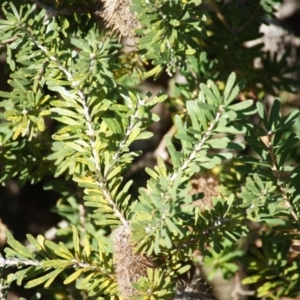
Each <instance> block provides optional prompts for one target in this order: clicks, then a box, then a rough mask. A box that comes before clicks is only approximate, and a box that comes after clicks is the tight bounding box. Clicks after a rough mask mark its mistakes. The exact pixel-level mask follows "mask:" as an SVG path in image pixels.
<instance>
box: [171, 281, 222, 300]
mask: <svg viewBox="0 0 300 300" xmlns="http://www.w3.org/2000/svg"><path fill="white" fill-rule="evenodd" d="M173 300H216V297H215V296H214V292H213V289H212V287H211V286H210V285H209V284H208V283H207V282H206V281H205V280H204V279H203V278H199V279H197V280H194V281H192V282H191V283H186V282H180V283H179V284H178V286H177V289H176V294H175V297H174V299H173Z"/></svg>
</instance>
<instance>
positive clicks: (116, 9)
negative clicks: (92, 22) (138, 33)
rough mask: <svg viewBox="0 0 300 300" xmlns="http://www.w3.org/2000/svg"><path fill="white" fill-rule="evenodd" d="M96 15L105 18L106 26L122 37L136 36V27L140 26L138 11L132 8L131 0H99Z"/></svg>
mask: <svg viewBox="0 0 300 300" xmlns="http://www.w3.org/2000/svg"><path fill="white" fill-rule="evenodd" d="M98 2H99V10H98V11H96V16H99V17H101V18H102V19H103V21H104V24H105V27H107V28H110V29H111V31H112V32H115V33H117V34H118V35H119V36H120V37H134V36H135V29H136V28H139V27H140V23H139V21H138V20H137V18H136V13H135V12H132V11H131V10H130V6H131V4H132V3H131V0H98Z"/></svg>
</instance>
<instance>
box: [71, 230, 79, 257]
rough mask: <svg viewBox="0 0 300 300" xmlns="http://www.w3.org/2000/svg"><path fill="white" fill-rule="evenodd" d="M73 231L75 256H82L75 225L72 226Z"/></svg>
mask: <svg viewBox="0 0 300 300" xmlns="http://www.w3.org/2000/svg"><path fill="white" fill-rule="evenodd" d="M72 231H73V245H74V250H75V254H77V255H80V242H79V235H78V231H77V229H76V227H75V226H74V225H73V226H72Z"/></svg>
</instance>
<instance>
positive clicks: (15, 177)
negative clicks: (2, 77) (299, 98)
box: [0, 0, 300, 300]
mask: <svg viewBox="0 0 300 300" xmlns="http://www.w3.org/2000/svg"><path fill="white" fill-rule="evenodd" d="M238 2H239V3H237V1H205V2H204V3H201V1H200V0H189V1H188V0H172V1H166V0H147V1H146V0H131V1H129V0H128V1H125V0H124V1H110V0H106V1H104V0H103V1H101V2H100V1H97V2H96V3H95V2H94V1H92V0H87V1H82V0H73V1H71V4H72V7H73V6H74V7H76V9H68V10H67V12H68V13H67V14H66V13H65V12H66V10H64V6H67V5H68V4H69V2H67V1H53V2H52V1H45V3H44V2H43V1H17V0H16V1H2V3H1V5H2V14H3V18H2V19H0V32H1V34H0V51H1V52H5V59H6V65H5V70H6V71H7V72H8V75H9V80H8V85H9V88H8V89H7V90H6V91H0V97H1V101H0V183H1V184H2V185H7V184H9V183H11V182H14V183H15V184H18V185H19V186H20V187H21V186H23V185H25V184H40V185H43V186H44V188H45V193H48V191H53V192H55V195H57V198H58V199H57V200H58V201H57V203H56V206H55V208H54V209H53V211H55V213H57V214H58V215H59V217H60V218H61V219H62V222H60V223H59V224H58V225H57V226H54V228H51V232H54V234H53V235H52V236H51V235H49V234H45V235H44V234H39V235H34V234H27V235H26V239H27V241H24V240H21V241H17V240H16V239H15V238H14V236H13V232H14V230H13V228H12V226H11V225H13V223H11V224H10V223H8V224H6V222H9V221H10V220H11V219H12V218H7V217H6V216H2V215H1V216H0V217H1V220H2V221H3V223H4V225H3V226H2V227H3V228H4V226H5V227H7V228H12V232H10V231H6V237H7V244H6V246H5V249H4V250H3V252H1V253H3V257H0V267H1V268H2V269H3V272H2V273H1V274H2V275H1V276H2V277H1V280H0V281H1V282H0V299H1V298H2V299H5V298H8V299H9V298H10V297H11V295H12V294H9V293H10V289H12V288H13V287H14V285H19V286H21V287H22V288H27V289H31V290H30V292H31V295H30V296H29V297H32V299H47V297H49V298H51V299H76V300H77V299H78V300H80V299H92V300H93V299H97V300H118V299H132V300H135V299H136V300H140V299H143V300H156V299H162V300H166V299H185V300H187V299H207V300H210V299H214V295H213V293H212V292H211V289H210V288H208V287H207V285H206V284H205V282H203V281H201V280H198V281H197V280H194V278H195V279H197V278H198V277H199V276H200V274H199V273H198V272H195V273H196V274H195V276H191V278H190V279H191V280H185V284H182V285H181V284H180V283H179V282H181V281H182V280H183V279H186V278H188V275H189V274H192V271H193V270H194V269H193V268H192V266H195V268H196V270H197V271H198V269H197V268H199V269H202V267H203V269H205V268H206V269H205V270H207V269H208V268H209V270H210V272H209V274H208V276H209V277H212V276H213V275H214V274H215V273H216V272H218V274H222V276H223V277H224V278H225V279H228V280H229V279H231V278H238V276H237V275H239V274H240V270H241V269H243V270H245V272H246V273H245V274H244V278H241V279H240V281H239V282H237V287H236V290H238V291H239V293H240V294H243V295H246V294H247V292H248V291H244V290H243V289H242V286H243V285H242V284H245V285H246V284H247V285H249V290H250V291H249V294H251V295H254V297H258V298H259V297H260V298H262V299H264V300H269V299H278V298H280V297H283V296H284V297H296V296H297V295H299V286H300V276H299V269H300V261H299V257H298V256H295V257H293V260H290V258H291V257H290V253H289V252H290V251H289V249H290V245H291V244H292V243H293V241H296V240H298V239H299V219H300V208H299V200H300V197H299V186H300V167H299V160H300V154H299V143H300V137H299V136H300V125H299V109H298V108H295V107H292V106H290V105H289V104H288V101H285V102H283V104H282V103H281V102H280V100H279V99H275V100H273V99H272V98H267V99H272V101H271V100H268V105H265V103H266V102H267V100H264V101H260V100H263V97H264V95H265V94H266V92H269V93H273V94H275V93H276V92H280V91H286V90H293V89H295V88H296V87H297V84H298V82H297V81H295V80H293V79H292V78H293V77H292V76H290V75H291V74H290V73H291V72H292V71H294V69H290V68H289V67H288V55H289V54H288V51H287V52H286V53H283V55H282V56H280V59H278V57H277V58H276V57H275V56H270V55H269V54H268V53H265V52H264V51H263V47H262V45H256V46H255V47H252V48H247V47H246V46H245V42H246V41H248V40H249V39H256V38H258V37H259V36H260V33H259V24H261V22H262V20H264V22H268V18H270V17H272V13H273V12H274V7H275V4H276V3H278V2H279V1H277V0H276V1H275V0H266V1H255V5H254V6H253V7H254V8H255V11H256V14H254V15H253V16H252V17H253V19H252V18H250V20H248V21H247V22H246V24H245V16H244V15H243V14H241V13H245V12H247V8H248V4H249V3H250V2H251V1H246V2H247V3H246V2H245V1H238ZM51 3H52V4H53V6H52V5H51ZM97 3H98V4H99V5H100V12H99V13H98V14H99V15H100V18H101V19H103V20H104V24H105V26H104V27H101V26H98V24H97V22H98V20H95V18H93V17H92V13H91V10H90V8H91V7H93V5H94V4H97ZM251 3H252V2H251ZM81 5H82V8H83V7H85V8H86V9H88V11H89V13H85V12H86V10H85V9H82V11H80V10H78V8H80V7H81ZM236 7H240V8H243V9H241V10H239V9H235V8H236ZM251 7H252V6H251ZM256 8H258V9H256ZM244 25H245V26H244ZM99 27H100V28H99ZM249 28H251V30H248V29H249ZM107 32H108V33H110V34H106V33H107ZM126 36H128V37H132V36H135V39H134V42H135V50H134V52H130V53H127V54H125V56H124V53H122V50H120V49H122V46H123V45H122V44H120V41H121V39H120V37H126ZM224 57H226V61H225V60H224ZM257 58H258V59H260V61H261V62H262V64H263V66H264V69H263V70H262V69H257V70H255V69H254V67H253V61H254V60H255V59H257ZM128 70H130V71H128ZM234 71H236V73H235V72H234ZM237 74H238V75H237ZM268 74H271V75H270V76H269V75H268ZM246 75H247V76H246ZM287 75H289V76H287ZM243 76H245V77H247V78H245V79H243ZM169 79H170V80H169ZM246 79H249V81H248V83H247V81H246ZM150 80H151V84H155V83H153V82H155V80H157V81H159V82H160V88H159V90H161V91H160V92H158V93H157V92H153V94H151V92H150V89H151V87H150V85H148V84H149V81H150ZM274 85H275V87H276V89H275V88H274ZM292 88H293V89H292ZM141 90H143V92H140V91H141ZM145 90H146V92H144V91H145ZM155 90H157V87H156V89H153V91H155ZM148 91H149V92H148ZM248 95H254V96H255V97H254V98H255V99H254V100H253V99H248ZM162 102H164V105H162V107H164V109H166V110H169V112H168V113H166V114H162V115H168V116H170V119H169V120H168V122H169V123H172V124H170V125H171V126H172V128H171V129H172V130H169V131H168V132H167V134H166V135H165V136H164V133H165V131H167V130H168V128H165V130H161V131H162V132H161V135H162V136H164V137H163V139H162V140H160V141H158V143H159V144H158V145H152V143H151V142H149V141H150V139H149V138H150V137H151V136H152V135H153V133H152V132H150V129H149V128H151V125H152V124H153V123H154V122H157V121H158V120H159V117H158V116H157V115H156V114H155V109H154V108H155V106H156V105H157V104H160V103H162ZM295 105H296V104H295ZM282 106H284V109H282ZM162 122H163V123H166V124H167V123H168V122H166V120H162ZM137 141H138V142H137ZM141 145H142V147H141ZM140 147H141V148H143V149H145V151H144V152H145V153H144V155H143V153H142V151H140V149H141V148H140ZM156 147H157V149H155V148H156ZM141 169H142V171H143V172H141V173H136V170H141ZM216 169H218V170H220V176H219V177H218V178H220V179H218V178H215V177H212V176H210V175H206V174H211V173H212V172H213V170H216ZM128 170H130V171H131V172H127V171H128ZM226 170H230V172H228V174H226V173H227V171H226ZM224 173H225V174H224ZM287 173H288V174H289V176H284V175H285V174H287ZM124 174H126V176H125V175H124ZM128 174H130V175H128ZM132 174H133V176H132ZM141 174H142V175H141ZM199 174H201V175H199ZM140 175H141V176H140ZM129 177H132V178H129ZM219 181H220V182H221V185H220V184H219ZM41 198H43V197H41ZM39 200H40V201H43V199H39ZM61 224H63V226H60V225H61ZM249 224H258V226H259V228H264V233H261V232H258V233H257V235H258V237H257V239H256V240H261V242H262V244H263V246H262V247H257V246H256V244H255V243H254V244H253V245H252V244H251V239H250V238H249V237H250V235H251V231H250V229H249ZM28 228H29V227H28ZM46 236H47V238H46ZM24 239H25V237H24ZM245 239H246V240H247V241H248V240H249V243H248V244H250V245H249V247H244V248H242V247H240V244H241V243H242V242H243V241H244V240H245ZM270 245H271V246H270ZM195 253H197V254H199V255H195ZM200 254H201V255H200ZM200 256H201V259H200ZM274 274H276V276H273V275H274ZM227 298H229V299H230V297H227ZM2 299H1V300H2Z"/></svg>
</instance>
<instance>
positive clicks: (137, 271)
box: [113, 225, 154, 300]
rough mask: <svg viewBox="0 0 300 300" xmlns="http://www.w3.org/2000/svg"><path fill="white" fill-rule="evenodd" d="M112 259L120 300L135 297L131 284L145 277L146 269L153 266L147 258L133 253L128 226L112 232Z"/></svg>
mask: <svg viewBox="0 0 300 300" xmlns="http://www.w3.org/2000/svg"><path fill="white" fill-rule="evenodd" d="M113 258H114V265H115V272H116V277H117V281H118V286H119V291H120V294H121V295H122V299H125V300H127V299H129V298H130V297H131V296H134V295H136V291H135V290H134V288H133V287H132V283H134V282H137V281H138V279H139V278H140V277H141V276H146V273H147V268H153V267H154V264H153V262H152V261H151V260H150V259H149V258H148V257H146V256H144V255H141V254H138V253H134V246H133V245H132V243H131V228H130V226H129V225H128V226H125V225H123V226H121V227H119V228H118V229H116V230H115V231H114V232H113Z"/></svg>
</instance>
